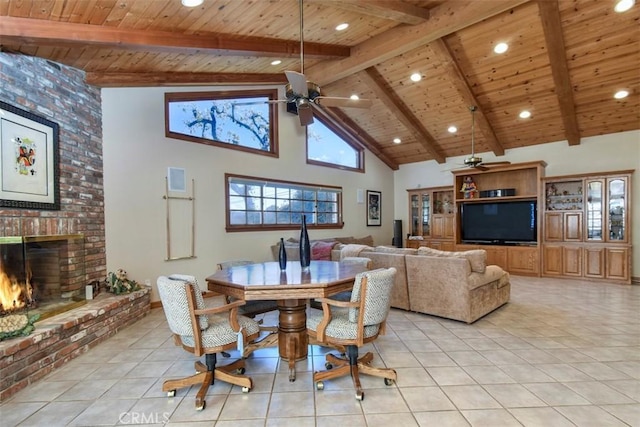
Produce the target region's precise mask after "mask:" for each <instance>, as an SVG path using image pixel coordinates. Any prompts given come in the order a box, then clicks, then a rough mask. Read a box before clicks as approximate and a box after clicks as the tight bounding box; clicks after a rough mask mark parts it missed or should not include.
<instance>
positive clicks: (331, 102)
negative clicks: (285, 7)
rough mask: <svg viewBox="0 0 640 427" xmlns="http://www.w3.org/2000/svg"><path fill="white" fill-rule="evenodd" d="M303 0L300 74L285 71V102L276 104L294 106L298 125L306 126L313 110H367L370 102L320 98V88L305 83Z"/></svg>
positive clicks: (301, 0) (311, 83)
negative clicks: (298, 120)
mask: <svg viewBox="0 0 640 427" xmlns="http://www.w3.org/2000/svg"><path fill="white" fill-rule="evenodd" d="M302 2H303V0H299V5H300V72H297V71H285V72H284V73H285V75H286V76H287V80H288V81H289V84H287V86H286V88H285V97H286V99H285V100H279V101H277V102H287V103H288V104H294V105H295V107H296V110H297V113H298V117H299V118H300V124H301V125H302V126H307V125H309V124H311V123H313V110H312V109H313V108H316V107H318V106H324V107H347V108H369V107H370V106H371V100H368V99H354V98H341V97H335V96H322V95H321V92H320V86H318V85H317V84H315V83H313V82H310V81H307V78H306V77H305V75H304V20H303V4H302Z"/></svg>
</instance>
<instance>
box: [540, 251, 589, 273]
mask: <svg viewBox="0 0 640 427" xmlns="http://www.w3.org/2000/svg"><path fill="white" fill-rule="evenodd" d="M542 260H543V261H542V274H543V275H545V276H576V277H580V276H582V264H583V260H582V248H581V247H580V246H568V245H566V246H565V245H558V244H555V245H549V244H545V245H543V246H542Z"/></svg>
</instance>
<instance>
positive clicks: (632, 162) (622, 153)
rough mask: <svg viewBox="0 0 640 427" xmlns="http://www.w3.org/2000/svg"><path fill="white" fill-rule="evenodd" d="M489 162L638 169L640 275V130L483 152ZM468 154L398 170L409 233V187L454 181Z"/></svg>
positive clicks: (638, 267)
mask: <svg viewBox="0 0 640 427" xmlns="http://www.w3.org/2000/svg"><path fill="white" fill-rule="evenodd" d="M479 156H480V157H482V159H483V160H484V161H485V162H491V161H502V160H508V161H510V162H511V163H520V162H528V161H535V160H544V161H545V162H546V163H547V167H546V169H545V176H558V175H570V174H580V173H591V172H607V171H617V170H627V169H635V173H634V175H633V179H632V185H631V190H632V199H631V200H632V207H631V209H630V212H631V215H632V216H631V222H632V230H631V232H632V242H633V246H634V249H633V269H632V271H631V274H632V276H634V277H640V131H630V132H620V133H615V134H609V135H603V136H595V137H590V138H583V139H582V141H581V143H580V145H577V146H569V144H568V143H567V142H566V141H560V142H552V143H548V144H542V145H536V146H531V147H524V148H517V149H513V150H506V153H505V155H504V156H501V157H498V158H497V157H495V156H494V155H493V154H492V153H480V154H479ZM465 157H466V156H463V157H455V158H449V159H447V162H446V163H444V164H438V163H436V162H435V161H428V162H420V163H411V164H407V165H403V166H401V167H400V169H399V170H398V171H396V172H395V174H394V187H395V196H396V199H395V209H394V212H395V213H394V215H395V219H401V220H402V221H403V223H402V225H403V230H404V233H405V235H406V233H407V231H406V230H407V227H408V224H407V218H408V217H409V212H408V199H407V192H406V190H407V189H413V188H420V187H436V186H441V185H452V184H453V174H452V173H451V172H450V171H451V169H453V168H459V167H460V165H461V164H463V160H464V158H465Z"/></svg>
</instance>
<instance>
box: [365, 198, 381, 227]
mask: <svg viewBox="0 0 640 427" xmlns="http://www.w3.org/2000/svg"><path fill="white" fill-rule="evenodd" d="M381 225H382V192H380V191H372V190H367V227H370V226H374V227H378V226H381Z"/></svg>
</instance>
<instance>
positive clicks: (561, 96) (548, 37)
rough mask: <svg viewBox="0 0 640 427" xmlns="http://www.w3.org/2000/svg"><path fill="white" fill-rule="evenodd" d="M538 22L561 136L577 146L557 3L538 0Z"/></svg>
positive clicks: (567, 67)
mask: <svg viewBox="0 0 640 427" xmlns="http://www.w3.org/2000/svg"><path fill="white" fill-rule="evenodd" d="M538 9H539V10H540V20H541V22H542V28H543V30H544V38H545V41H546V45H547V53H548V54H549V63H550V64H551V74H552V75H553V82H554V84H555V89H556V95H557V96H558V102H559V103H560V115H561V116H562V122H563V124H564V134H565V137H566V138H567V141H569V145H579V144H580V126H579V125H578V117H577V115H576V104H575V101H574V99H573V86H572V84H571V77H570V76H569V66H568V64H567V55H566V49H565V45H564V35H563V34H562V22H561V21H560V10H559V9H558V1H557V0H544V1H538Z"/></svg>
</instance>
